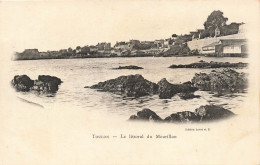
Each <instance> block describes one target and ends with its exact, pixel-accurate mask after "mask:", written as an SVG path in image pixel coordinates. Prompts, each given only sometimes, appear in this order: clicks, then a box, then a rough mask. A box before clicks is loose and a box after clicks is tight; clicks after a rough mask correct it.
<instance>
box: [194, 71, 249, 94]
mask: <svg viewBox="0 0 260 165" xmlns="http://www.w3.org/2000/svg"><path fill="white" fill-rule="evenodd" d="M191 82H192V83H193V85H194V86H195V87H197V88H199V89H200V90H202V91H212V92H217V93H218V94H225V93H233V92H242V91H243V90H244V89H246V88H247V84H248V81H247V75H246V74H245V73H238V72H236V71H235V70H232V69H227V68H226V69H224V70H222V71H218V72H217V71H214V70H213V71H211V73H209V74H206V73H199V74H195V76H194V77H193V78H192V80H191Z"/></svg>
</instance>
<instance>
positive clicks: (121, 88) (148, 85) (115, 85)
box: [90, 74, 158, 98]
mask: <svg viewBox="0 0 260 165" xmlns="http://www.w3.org/2000/svg"><path fill="white" fill-rule="evenodd" d="M90 88H92V89H99V90H101V91H106V92H113V93H116V94H120V95H123V96H127V97H136V98H137V97H141V96H146V95H152V94H155V93H156V92H157V90H158V85H157V84H155V83H153V82H150V81H148V80H146V79H144V78H143V76H142V75H139V74H136V75H129V76H120V77H118V78H115V79H111V80H107V81H104V82H99V83H98V84H96V85H93V86H91V87H90Z"/></svg>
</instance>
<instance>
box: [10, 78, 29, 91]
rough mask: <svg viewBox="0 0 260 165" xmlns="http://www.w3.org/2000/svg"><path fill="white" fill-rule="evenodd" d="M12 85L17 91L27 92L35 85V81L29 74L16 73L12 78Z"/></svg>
mask: <svg viewBox="0 0 260 165" xmlns="http://www.w3.org/2000/svg"><path fill="white" fill-rule="evenodd" d="M12 85H13V86H14V88H15V89H16V90H17V91H23V92H27V91H29V90H30V88H31V87H33V85H34V81H33V80H31V79H30V77H28V76H27V75H16V76H14V79H13V80H12Z"/></svg>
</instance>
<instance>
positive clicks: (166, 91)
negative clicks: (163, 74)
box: [158, 78, 198, 99]
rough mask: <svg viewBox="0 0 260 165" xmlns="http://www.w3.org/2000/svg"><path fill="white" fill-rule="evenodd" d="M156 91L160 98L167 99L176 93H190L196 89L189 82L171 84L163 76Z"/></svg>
mask: <svg viewBox="0 0 260 165" xmlns="http://www.w3.org/2000/svg"><path fill="white" fill-rule="evenodd" d="M158 86H159V89H158V93H159V98H160V99H169V98H171V97H173V96H174V95H175V94H177V93H192V92H195V91H196V90H198V89H197V88H195V87H192V86H191V83H190V82H186V83H183V84H171V83H169V82H168V81H167V80H166V79H165V78H163V79H161V80H160V81H159V82H158Z"/></svg>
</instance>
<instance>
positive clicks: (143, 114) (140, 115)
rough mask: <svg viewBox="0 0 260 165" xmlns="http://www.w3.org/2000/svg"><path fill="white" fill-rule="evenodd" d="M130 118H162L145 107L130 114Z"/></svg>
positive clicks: (155, 119)
mask: <svg viewBox="0 0 260 165" xmlns="http://www.w3.org/2000/svg"><path fill="white" fill-rule="evenodd" d="M130 120H145V121H149V120H154V121H161V120H162V119H161V118H160V117H159V116H158V115H157V114H156V113H155V112H153V111H151V110H150V109H147V108H145V109H143V110H142V111H139V112H137V115H132V116H130Z"/></svg>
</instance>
